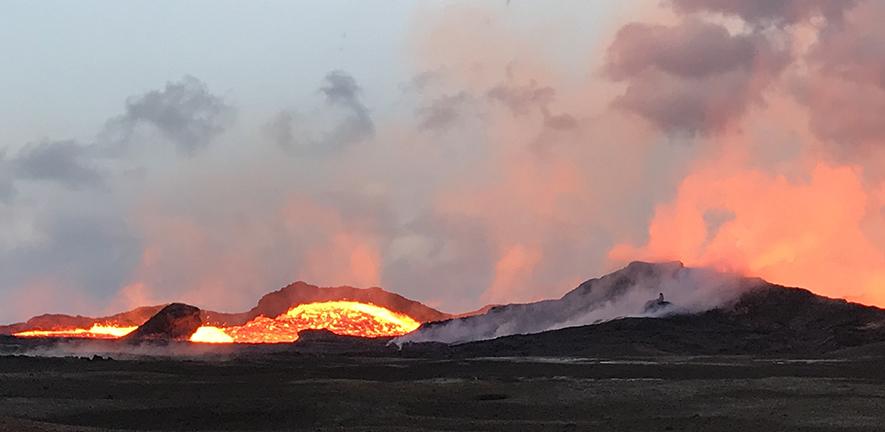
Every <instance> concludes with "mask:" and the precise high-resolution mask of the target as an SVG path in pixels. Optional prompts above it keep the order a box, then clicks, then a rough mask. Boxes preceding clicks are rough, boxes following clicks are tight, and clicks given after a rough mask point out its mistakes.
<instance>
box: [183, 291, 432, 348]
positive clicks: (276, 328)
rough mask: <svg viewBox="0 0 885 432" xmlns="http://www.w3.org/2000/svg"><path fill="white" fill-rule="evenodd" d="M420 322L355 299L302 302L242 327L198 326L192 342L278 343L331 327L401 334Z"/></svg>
mask: <svg viewBox="0 0 885 432" xmlns="http://www.w3.org/2000/svg"><path fill="white" fill-rule="evenodd" d="M419 325H420V323H419V322H418V321H415V320H414V319H413V318H412V317H410V316H408V315H405V314H401V313H397V312H394V311H391V310H389V309H386V308H383V307H380V306H376V305H373V304H371V303H360V302H355V301H329V302H319V303H308V304H302V305H298V306H295V307H293V308H292V309H289V311H287V312H286V313H284V314H282V315H279V316H277V317H275V318H268V317H264V316H259V317H257V318H255V319H253V320H252V321H249V322H247V323H246V324H243V325H241V326H233V327H226V328H219V327H215V326H203V327H200V328H199V329H197V331H196V333H194V334H193V335H192V336H191V338H190V340H191V342H209V343H231V342H237V343H277V342H295V341H296V340H298V332H299V331H301V330H308V329H310V330H320V329H324V330H329V331H331V332H333V333H335V334H339V335H345V336H361V337H381V336H401V335H404V334H406V333H409V332H411V331H413V330H415V329H416V328H418V326H419Z"/></svg>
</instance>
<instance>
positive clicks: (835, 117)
mask: <svg viewBox="0 0 885 432" xmlns="http://www.w3.org/2000/svg"><path fill="white" fill-rule="evenodd" d="M883 22H885V4H883V3H882V2H878V1H869V2H865V3H862V4H860V5H858V7H857V8H856V9H853V10H851V11H849V13H848V14H846V16H845V17H844V22H843V23H842V24H841V25H838V26H831V27H828V28H826V29H825V30H824V31H822V32H821V33H820V35H819V36H818V39H817V42H816V43H815V44H814V45H813V46H812V47H811V49H810V53H809V55H808V58H807V61H808V64H809V65H810V66H811V67H810V68H809V70H810V71H809V74H808V75H807V76H805V77H803V78H804V80H802V81H800V82H798V84H797V85H796V88H797V89H798V91H797V96H798V98H799V100H800V101H801V102H802V103H804V104H806V105H807V106H808V107H809V110H810V114H811V124H810V126H811V129H812V130H813V131H814V132H815V133H816V134H817V135H818V136H820V137H821V138H823V139H824V140H826V141H828V142H830V143H831V144H833V150H834V151H835V152H836V153H839V156H852V155H853V156H854V157H857V155H859V154H865V153H866V150H869V149H870V148H872V147H879V148H881V147H882V143H883V142H885V122H883V121H882V112H885V45H883V43H882V41H883V40H885V27H883V26H882V23H883ZM859 150H860V151H859ZM861 157H862V156H861Z"/></svg>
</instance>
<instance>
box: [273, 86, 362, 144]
mask: <svg viewBox="0 0 885 432" xmlns="http://www.w3.org/2000/svg"><path fill="white" fill-rule="evenodd" d="M319 92H320V93H322V94H323V96H324V97H325V102H326V107H327V108H328V109H327V110H324V111H328V112H326V113H325V114H328V115H329V116H331V117H333V118H334V120H333V123H332V126H331V127H330V128H329V129H328V130H326V131H322V132H319V133H317V132H316V131H314V130H312V127H311V125H308V124H306V123H305V122H303V121H300V120H302V119H301V118H300V117H299V116H298V115H297V114H295V113H293V112H291V111H282V112H280V113H279V114H277V116H276V117H275V118H274V119H273V120H271V121H270V122H269V123H268V124H267V125H266V126H265V132H266V133H267V134H268V135H269V136H270V138H271V139H272V140H273V141H274V142H275V143H276V144H277V145H279V146H281V147H283V148H287V149H293V150H298V151H306V152H311V153H328V152H331V151H335V150H339V149H343V148H346V147H348V146H350V145H352V144H356V143H359V142H362V141H366V140H369V139H371V138H372V137H373V136H374V135H375V123H374V122H373V121H372V116H371V114H370V113H369V109H368V108H367V107H366V106H365V105H364V104H363V102H362V100H361V99H360V92H361V89H360V86H359V85H358V84H357V82H356V80H355V79H354V78H353V77H352V76H350V75H349V74H347V73H346V72H343V71H332V72H329V73H328V74H327V75H326V77H325V79H324V81H323V85H322V86H321V87H320V89H319Z"/></svg>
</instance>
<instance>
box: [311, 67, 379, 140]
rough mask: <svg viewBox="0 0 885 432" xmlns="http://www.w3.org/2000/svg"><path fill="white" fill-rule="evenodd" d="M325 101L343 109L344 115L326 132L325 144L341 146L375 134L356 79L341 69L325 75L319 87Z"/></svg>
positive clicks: (373, 125)
mask: <svg viewBox="0 0 885 432" xmlns="http://www.w3.org/2000/svg"><path fill="white" fill-rule="evenodd" d="M320 91H321V92H322V93H323V94H324V95H325V96H326V102H327V103H328V104H329V105H330V106H333V107H336V108H340V109H342V110H344V111H345V113H346V114H345V116H344V118H343V119H342V121H341V122H340V123H339V124H338V125H337V127H336V128H335V129H334V130H333V131H331V132H328V133H327V134H326V135H325V136H324V138H323V141H324V143H325V145H328V146H332V147H341V146H346V145H349V144H353V143H356V142H360V141H363V140H366V139H369V138H371V137H372V136H373V135H374V134H375V124H374V123H373V122H372V117H371V116H370V115H369V109H368V108H366V106H365V105H363V103H362V101H361V100H360V97H359V93H360V87H359V85H357V83H356V80H355V79H354V78H353V77H352V76H350V75H349V74H347V73H346V72H343V71H332V72H329V74H328V75H326V83H325V85H324V86H323V87H321V88H320Z"/></svg>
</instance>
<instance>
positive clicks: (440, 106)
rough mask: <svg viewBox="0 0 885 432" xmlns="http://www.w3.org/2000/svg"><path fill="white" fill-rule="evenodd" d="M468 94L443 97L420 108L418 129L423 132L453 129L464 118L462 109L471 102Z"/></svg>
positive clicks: (461, 93) (462, 93)
mask: <svg viewBox="0 0 885 432" xmlns="http://www.w3.org/2000/svg"><path fill="white" fill-rule="evenodd" d="M469 99H470V97H469V96H468V94H467V92H464V91H462V92H459V93H456V94H453V95H446V96H442V97H440V98H438V99H436V100H433V101H431V102H430V104H429V105H427V106H425V107H422V108H419V109H418V111H417V115H418V119H419V120H418V127H419V128H420V129H422V130H436V131H439V130H445V129H448V128H449V127H451V126H452V125H453V124H455V122H456V121H457V120H458V119H459V118H460V117H461V116H462V112H461V111H462V109H464V105H465V104H466V103H467V102H468V101H469Z"/></svg>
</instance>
